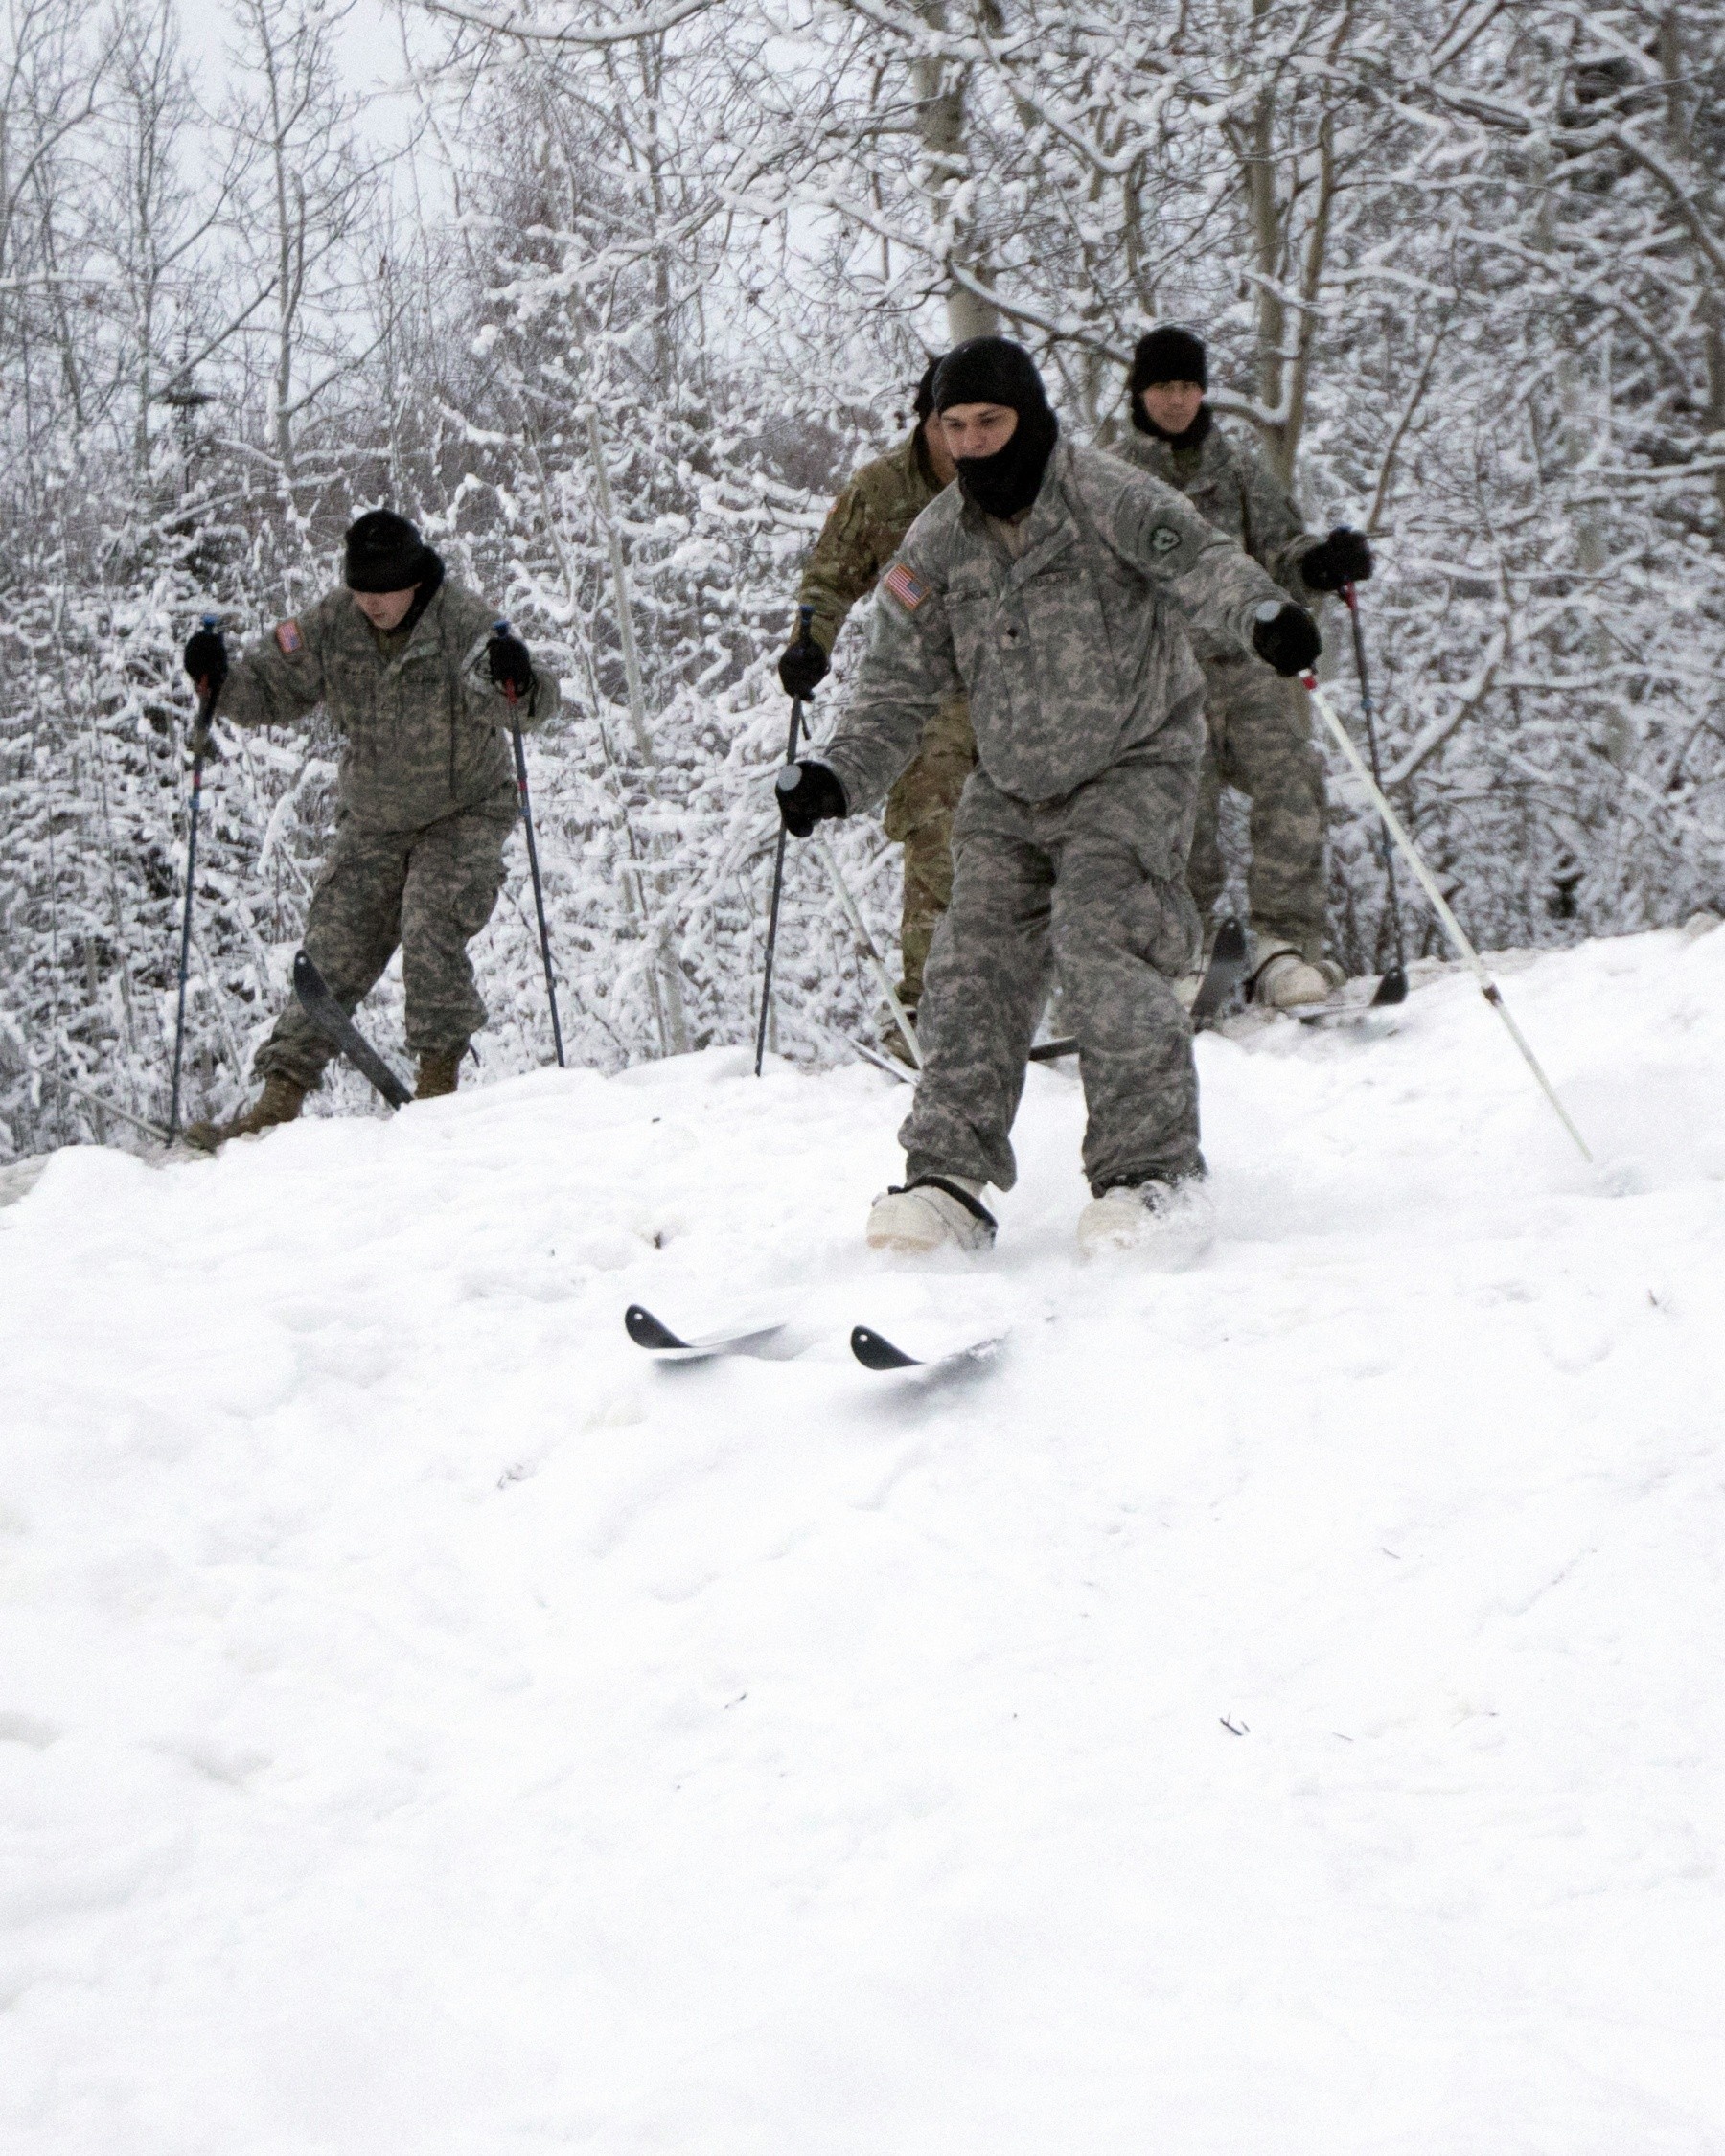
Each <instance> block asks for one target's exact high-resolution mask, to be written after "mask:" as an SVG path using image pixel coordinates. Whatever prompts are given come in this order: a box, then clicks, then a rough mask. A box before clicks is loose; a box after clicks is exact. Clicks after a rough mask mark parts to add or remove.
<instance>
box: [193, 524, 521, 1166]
mask: <svg viewBox="0 0 1725 2156" xmlns="http://www.w3.org/2000/svg"><path fill="white" fill-rule="evenodd" d="M342 572H343V588H342V589H340V590H338V591H332V592H330V593H329V594H328V595H327V596H326V597H325V598H323V599H321V600H319V601H318V602H317V604H316V605H315V606H313V607H311V608H308V609H307V610H306V612H305V613H303V614H300V615H297V616H296V617H294V618H293V619H291V620H288V621H283V622H278V623H277V624H276V627H275V629H274V630H273V631H271V632H270V634H269V635H267V636H266V637H265V638H263V639H262V641H261V642H259V643H258V644H256V645H254V646H253V647H252V649H251V650H250V651H248V652H247V653H245V654H244V655H243V656H242V657H241V658H239V659H237V660H236V661H235V662H234V664H233V665H232V666H230V665H229V663H228V656H227V649H226V646H225V644H224V642H223V640H222V638H221V636H220V634H219V632H218V631H215V630H213V629H205V630H200V631H198V633H197V634H196V636H194V637H193V639H192V641H191V642H190V644H188V645H187V647H186V671H187V672H188V673H189V674H190V675H191V676H192V678H193V680H194V682H195V683H196V685H197V688H198V691H199V697H200V702H201V706H202V710H201V719H202V722H204V723H206V724H207V722H209V721H211V720H226V721H227V722H229V723H230V724H232V725H237V726H267V725H280V724H297V723H298V722H302V721H303V720H304V719H305V718H306V717H307V716H308V715H309V714H310V713H311V712H312V711H313V710H316V709H317V708H319V707H320V706H321V707H322V709H323V711H324V713H325V715H326V717H327V718H328V719H329V721H330V722H331V724H332V726H333V727H334V731H335V732H336V733H337V734H339V735H341V736H342V737H343V749H342V757H341V768H340V771H339V773H338V775H337V779H336V798H337V801H338V804H339V809H340V814H339V815H338V816H337V818H336V824H335V835H334V840H333V842H332V844H331V848H330V852H329V855H328V858H327V859H326V860H325V862H324V865H323V870H322V873H321V874H320V875H319V877H318V879H317V885H316V888H315V889H314V890H313V892H312V894H311V909H310V911H309V913H308V915H307V918H306V932H305V949H306V952H307V954H308V955H309V956H310V957H311V961H312V963H313V964H314V965H315V966H316V967H317V969H318V971H319V972H320V973H321V974H322V975H324V978H325V979H326V980H327V982H328V983H329V986H330V988H331V989H332V991H333V992H334V996H335V998H336V999H337V1001H338V1002H340V1003H341V1004H342V1006H343V1007H344V1008H345V1009H346V1010H348V1011H350V1012H351V1011H352V1010H353V1009H354V1008H355V1006H356V1005H357V1003H358V1002H359V1000H360V998H362V997H364V996H365V995H366V994H367V992H368V991H369V990H370V989H371V987H372V986H373V984H374V983H375V982H376V981H377V980H378V978H379V977H380V975H381V974H382V972H383V970H384V968H385V967H386V966H387V965H388V964H389V961H390V959H391V958H392V957H393V956H394V954H395V952H396V950H397V947H398V946H399V947H400V948H401V952H402V974H403V982H404V985H405V988H406V1002H407V1008H406V1021H407V1044H408V1046H409V1047H410V1048H411V1049H412V1050H413V1051H414V1052H415V1054H416V1055H417V1056H418V1058H419V1084H418V1088H417V1090H416V1095H415V1097H416V1098H418V1099H420V1100H429V1099H432V1098H434V1097H435V1096H437V1095H438V1094H441V1093H452V1092H453V1091H454V1090H455V1086H456V1079H457V1075H458V1073H459V1071H460V1068H461V1061H462V1058H463V1056H464V1055H465V1054H466V1052H467V1046H468V1042H469V1040H470V1039H471V1037H472V1035H473V1034H474V1033H475V1032H477V1031H478V1029H479V1027H480V1026H481V1025H483V1024H484V1022H485V1016H486V1013H485V1004H484V1001H483V999H482V998H481V997H480V995H479V992H478V987H477V984H476V983H475V981H474V978H473V969H472V964H471V963H470V961H469V958H468V953H467V946H468V943H469V942H470V940H471V939H472V937H473V936H475V935H477V934H478V932H479V930H480V929H482V928H483V927H484V926H485V923H486V920H487V919H488V918H489V916H490V913H491V910H492V907H493V906H495V904H496V899H497V894H498V892H499V891H500V889H501V888H502V883H503V847H504V841H505V840H506V839H507V837H509V833H510V829H511V827H512V826H513V824H514V822H515V820H516V816H517V791H516V774H515V761H514V756H513V753H512V750H511V747H510V745H509V743H508V741H507V738H506V737H507V732H508V730H509V729H511V728H513V727H514V726H516V725H522V726H531V725H538V724H540V723H542V722H544V721H545V720H546V719H548V718H550V716H551V714H552V713H553V712H554V711H555V710H556V709H557V705H558V686H557V677H556V676H555V675H554V674H552V673H550V672H549V671H548V670H546V669H542V668H539V667H536V666H535V665H534V663H533V660H532V658H531V656H530V655H529V654H528V651H527V648H526V646H525V645H524V644H522V643H521V641H520V640H519V638H518V637H517V636H516V634H515V633H514V631H512V630H511V629H510V627H509V624H508V623H507V622H502V621H499V620H498V619H497V612H498V609H497V608H495V607H494V606H488V605H487V604H486V603H485V602H484V601H483V600H482V599H480V598H479V596H478V595H477V593H475V592H472V591H468V590H465V589H464V588H463V587H462V586H461V585H458V584H455V583H452V582H451V581H449V579H447V578H446V577H445V575H444V565H443V562H441V561H440V560H439V559H438V556H437V554H436V552H435V551H434V550H433V549H432V548H431V547H429V546H427V545H426V542H425V539H423V538H422V537H421V535H420V533H419V532H418V531H417V530H416V529H415V527H414V526H413V525H412V524H410V523H409V522H408V521H407V519H406V517H404V516H398V515H397V514H396V513H395V511H394V510H390V509H374V510H370V511H368V512H367V514H366V515H365V516H361V517H358V518H357V520H356V521H355V522H354V523H353V524H352V525H351V526H350V527H349V529H348V532H347V535H346V538H345V540H344V542H343V547H342ZM334 1053H335V1050H334V1047H333V1046H332V1044H331V1043H330V1041H329V1039H328V1038H327V1037H326V1036H325V1035H324V1034H323V1033H322V1032H321V1031H320V1030H319V1029H318V1027H317V1026H316V1025H315V1024H314V1023H313V1022H312V1021H311V1019H310V1018H309V1017H308V1015H307V1014H306V1012H305V1011H303V1010H302V1009H300V1007H299V1005H298V1004H297V1003H295V1004H292V1005H290V1006H289V1008H288V1010H287V1011H286V1012H285V1013H284V1014H283V1016H282V1018H281V1019H280V1020H279V1021H278V1022H277V1024H276V1027H275V1029H274V1031H273V1032H272V1033H271V1034H270V1036H269V1038H268V1040H266V1041H265V1043H264V1044H263V1045H262V1046H261V1047H260V1048H259V1050H258V1053H257V1056H256V1057H255V1059H254V1062H253V1068H254V1069H255V1070H256V1071H257V1072H258V1074H259V1076H260V1077H261V1078H262V1079H263V1080H264V1090H263V1093H262V1095H261V1096H260V1098H259V1099H258V1100H257V1101H256V1102H255V1103H254V1104H253V1106H252V1107H251V1108H249V1109H247V1110H246V1111H245V1112H243V1113H242V1114H239V1115H237V1116H234V1117H233V1118H231V1119H230V1120H229V1121H227V1122H225V1123H195V1124H193V1125H191V1126H190V1127H189V1128H188V1130H187V1132H186V1137H187V1139H188V1141H189V1142H190V1143H192V1144H194V1145H197V1146H201V1147H203V1148H205V1149H207V1150H210V1151H214V1149H215V1148H216V1147H217V1146H219V1145H220V1144H221V1143H223V1142H224V1141H225V1140H226V1139H228V1138H231V1137H244V1136H250V1135H255V1134H256V1133H259V1132H262V1131H265V1130H267V1129H269V1128H270V1127H271V1126H272V1125H273V1124H277V1123H290V1122H292V1121H293V1120H294V1118H295V1117H296V1116H297V1115H298V1114H299V1112H300V1109H301V1107H302V1105H303V1104H304V1101H305V1097H306V1095H307V1093H309V1092H310V1091H311V1090H312V1089H314V1088H315V1087H316V1086H317V1084H318V1083H319V1080H320V1077H321V1074H322V1072H323V1069H324V1067H325V1066H326V1065H327V1064H328V1063H329V1061H330V1059H331V1058H332V1056H333V1055H334Z"/></svg>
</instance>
